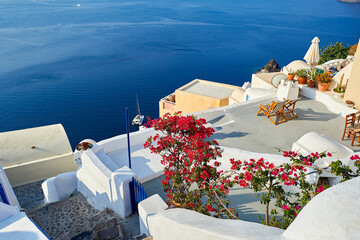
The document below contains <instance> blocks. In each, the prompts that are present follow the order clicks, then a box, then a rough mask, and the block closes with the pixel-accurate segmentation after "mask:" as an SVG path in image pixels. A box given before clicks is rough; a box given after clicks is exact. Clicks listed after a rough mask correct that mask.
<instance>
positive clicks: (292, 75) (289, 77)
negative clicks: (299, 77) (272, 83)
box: [288, 69, 295, 80]
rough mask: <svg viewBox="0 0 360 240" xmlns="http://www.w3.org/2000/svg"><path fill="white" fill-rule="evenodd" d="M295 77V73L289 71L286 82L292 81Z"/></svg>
mask: <svg viewBox="0 0 360 240" xmlns="http://www.w3.org/2000/svg"><path fill="white" fill-rule="evenodd" d="M294 77H295V71H294V70H292V69H290V71H289V72H288V80H294Z"/></svg>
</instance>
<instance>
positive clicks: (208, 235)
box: [149, 208, 283, 240]
mask: <svg viewBox="0 0 360 240" xmlns="http://www.w3.org/2000/svg"><path fill="white" fill-rule="evenodd" d="M149 230H150V234H151V235H152V236H153V238H154V239H156V240H168V239H172V240H183V239H199V240H200V239H204V240H218V239H222V240H239V239H252V240H266V239H280V237H281V234H282V233H283V230H281V229H279V228H274V227H268V226H264V225H261V224H258V223H253V222H246V221H241V220H229V219H218V218H214V217H210V216H206V215H203V214H200V213H198V212H195V211H191V210H186V209H182V208H174V209H169V210H166V211H162V212H160V213H158V214H155V215H153V216H150V217H149Z"/></svg>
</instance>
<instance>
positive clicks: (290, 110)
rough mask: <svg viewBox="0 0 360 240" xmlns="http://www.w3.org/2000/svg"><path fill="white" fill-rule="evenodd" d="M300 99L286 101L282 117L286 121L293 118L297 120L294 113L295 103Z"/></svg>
mask: <svg viewBox="0 0 360 240" xmlns="http://www.w3.org/2000/svg"><path fill="white" fill-rule="evenodd" d="M300 99H301V98H297V99H294V100H286V99H284V100H286V102H285V105H284V116H285V118H286V120H288V121H289V120H291V119H293V118H297V116H296V113H294V110H295V104H296V103H297V101H299V100H300Z"/></svg>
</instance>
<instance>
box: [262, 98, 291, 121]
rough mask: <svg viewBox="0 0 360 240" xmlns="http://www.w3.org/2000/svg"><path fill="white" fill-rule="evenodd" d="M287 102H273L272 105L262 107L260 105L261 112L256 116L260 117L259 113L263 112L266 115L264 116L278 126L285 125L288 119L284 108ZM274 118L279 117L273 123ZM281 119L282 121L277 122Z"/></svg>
mask: <svg viewBox="0 0 360 240" xmlns="http://www.w3.org/2000/svg"><path fill="white" fill-rule="evenodd" d="M285 103H286V101H281V102H274V101H273V102H272V103H271V104H267V105H262V104H260V106H259V111H258V113H257V114H256V116H259V113H260V112H262V113H264V115H265V116H266V117H267V118H268V119H270V121H271V122H272V123H273V124H275V125H277V124H279V123H283V122H285V121H286V118H285V116H284V106H285ZM273 116H277V117H276V118H275V121H273V120H272V119H271V117H273ZM278 118H280V119H281V120H280V121H277V119H278Z"/></svg>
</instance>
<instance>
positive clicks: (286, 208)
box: [282, 205, 290, 210]
mask: <svg viewBox="0 0 360 240" xmlns="http://www.w3.org/2000/svg"><path fill="white" fill-rule="evenodd" d="M282 208H283V209H284V210H289V209H290V208H289V207H288V206H287V205H283V206H282Z"/></svg>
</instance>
